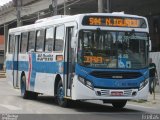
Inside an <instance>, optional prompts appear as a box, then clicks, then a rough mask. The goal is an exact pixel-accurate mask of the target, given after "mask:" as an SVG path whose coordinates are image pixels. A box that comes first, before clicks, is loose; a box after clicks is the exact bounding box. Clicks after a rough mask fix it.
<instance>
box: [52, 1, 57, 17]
mask: <svg viewBox="0 0 160 120" xmlns="http://www.w3.org/2000/svg"><path fill="white" fill-rule="evenodd" d="M52 7H53V15H57V0H52Z"/></svg>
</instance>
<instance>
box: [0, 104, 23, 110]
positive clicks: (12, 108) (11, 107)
mask: <svg viewBox="0 0 160 120" xmlns="http://www.w3.org/2000/svg"><path fill="white" fill-rule="evenodd" d="M0 106H2V107H4V108H7V109H9V110H22V108H20V107H16V106H13V105H5V104H0Z"/></svg>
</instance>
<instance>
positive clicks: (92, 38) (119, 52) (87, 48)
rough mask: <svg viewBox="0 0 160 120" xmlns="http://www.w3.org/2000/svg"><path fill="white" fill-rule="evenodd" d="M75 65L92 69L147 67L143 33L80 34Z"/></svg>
mask: <svg viewBox="0 0 160 120" xmlns="http://www.w3.org/2000/svg"><path fill="white" fill-rule="evenodd" d="M78 43H79V45H78V64H80V65H82V66H86V67H94V68H128V69H140V68H144V67H147V64H148V61H147V57H148V52H147V51H148V37H147V33H143V32H135V31H124V32H112V31H103V30H80V32H79V42H78Z"/></svg>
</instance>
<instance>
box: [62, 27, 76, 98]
mask: <svg viewBox="0 0 160 120" xmlns="http://www.w3.org/2000/svg"><path fill="white" fill-rule="evenodd" d="M73 30H74V27H67V28H66V50H65V62H66V68H65V69H66V72H67V73H66V75H65V81H64V84H65V88H64V89H65V96H66V97H71V84H72V79H73V73H74V71H75V70H74V66H75V62H74V61H75V58H74V52H75V51H74V49H73V48H71V39H72V35H73Z"/></svg>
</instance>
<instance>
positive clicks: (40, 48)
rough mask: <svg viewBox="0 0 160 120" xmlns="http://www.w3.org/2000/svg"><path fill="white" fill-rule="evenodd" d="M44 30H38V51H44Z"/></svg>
mask: <svg viewBox="0 0 160 120" xmlns="http://www.w3.org/2000/svg"><path fill="white" fill-rule="evenodd" d="M44 35H45V31H44V30H38V31H37V32H36V51H37V52H42V51H43V45H44Z"/></svg>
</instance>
